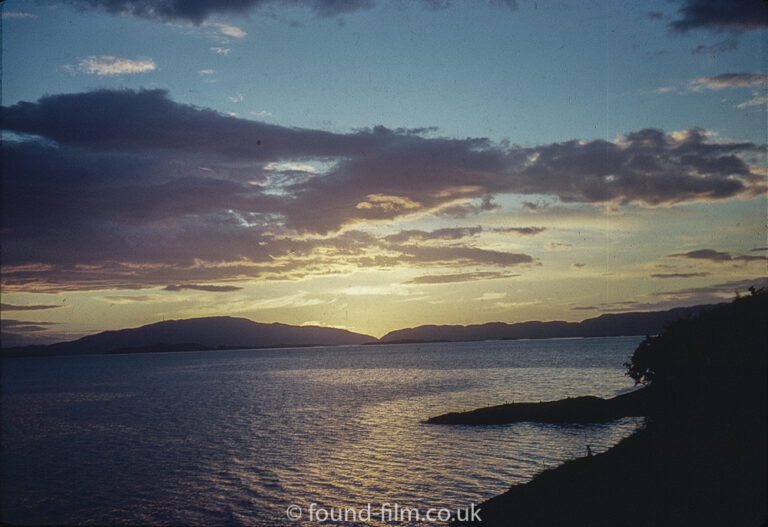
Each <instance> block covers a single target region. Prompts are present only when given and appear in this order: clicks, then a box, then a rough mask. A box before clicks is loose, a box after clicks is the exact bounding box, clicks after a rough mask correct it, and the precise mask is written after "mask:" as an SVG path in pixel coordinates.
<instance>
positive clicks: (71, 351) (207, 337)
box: [3, 317, 376, 356]
mask: <svg viewBox="0 0 768 527" xmlns="http://www.w3.org/2000/svg"><path fill="white" fill-rule="evenodd" d="M375 340H376V338H375V337H371V336H369V335H360V334H358V333H352V332H350V331H346V330H342V329H335V328H323V327H315V326H288V325H285V324H260V323H257V322H253V321H251V320H248V319H246V318H233V317H207V318H192V319H187V320H169V321H165V322H158V323H156V324H149V325H147V326H141V327H138V328H131V329H122V330H119V331H104V332H102V333H98V334H96V335H89V336H87V337H83V338H81V339H78V340H75V341H72V342H60V343H58V344H52V345H50V346H27V347H22V348H9V349H8V350H4V351H3V355H4V356H43V355H75V354H84V353H115V352H121V353H141V352H152V351H190V350H201V349H224V348H273V347H279V346H284V347H291V346H339V345H354V344H364V343H366V342H371V341H375Z"/></svg>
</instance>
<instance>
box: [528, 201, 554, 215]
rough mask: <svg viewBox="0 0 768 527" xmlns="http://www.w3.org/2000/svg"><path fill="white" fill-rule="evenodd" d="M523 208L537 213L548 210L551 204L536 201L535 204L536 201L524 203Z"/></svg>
mask: <svg viewBox="0 0 768 527" xmlns="http://www.w3.org/2000/svg"><path fill="white" fill-rule="evenodd" d="M523 207H525V208H526V209H528V210H530V211H531V212H535V211H537V210H539V209H546V208H547V207H549V202H547V201H541V200H539V201H535V202H534V201H524V202H523Z"/></svg>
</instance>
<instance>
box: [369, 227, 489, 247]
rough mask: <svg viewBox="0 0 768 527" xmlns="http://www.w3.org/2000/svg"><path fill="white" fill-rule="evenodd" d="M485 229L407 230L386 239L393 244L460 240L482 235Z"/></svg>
mask: <svg viewBox="0 0 768 527" xmlns="http://www.w3.org/2000/svg"><path fill="white" fill-rule="evenodd" d="M482 231H483V228H482V227H480V226H477V227H460V228H447V229H437V230H434V231H430V232H427V231H419V230H406V231H400V232H399V233H397V234H390V235H389V236H386V237H385V238H384V239H385V240H386V241H387V242H391V243H403V242H411V243H413V242H426V241H429V240H460V239H462V238H469V237H472V236H475V235H477V234H480V233H481V232H482Z"/></svg>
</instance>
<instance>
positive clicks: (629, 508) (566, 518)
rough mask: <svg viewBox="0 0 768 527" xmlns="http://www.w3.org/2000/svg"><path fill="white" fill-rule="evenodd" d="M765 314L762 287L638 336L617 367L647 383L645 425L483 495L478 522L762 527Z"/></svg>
mask: <svg viewBox="0 0 768 527" xmlns="http://www.w3.org/2000/svg"><path fill="white" fill-rule="evenodd" d="M766 321H768V292H766V291H765V290H762V291H756V292H753V294H752V295H750V296H749V297H744V298H739V299H736V300H735V301H734V302H733V303H732V304H729V305H725V306H720V307H717V308H716V309H713V310H711V311H709V312H707V313H702V314H701V315H700V316H699V317H697V318H695V319H692V320H683V321H679V322H677V323H674V324H671V325H670V326H669V327H667V328H666V329H665V331H664V332H663V333H662V334H661V335H659V336H658V337H653V338H648V339H646V340H645V341H644V342H643V343H642V344H641V345H640V347H638V349H637V350H636V351H635V354H634V355H633V357H632V361H631V363H630V364H628V365H627V366H628V373H629V375H631V376H632V377H633V378H634V379H635V380H637V381H639V382H642V383H645V384H648V385H650V386H649V387H647V388H644V389H643V390H641V392H639V393H646V394H649V393H650V394H652V400H653V404H650V405H648V406H647V407H646V409H647V421H646V428H645V430H642V431H640V432H638V433H636V434H634V435H633V436H631V437H629V438H627V439H625V440H623V441H622V442H621V443H619V444H618V445H617V446H615V447H614V448H612V449H611V450H609V451H608V452H606V453H604V454H600V455H597V456H594V457H585V458H581V459H576V460H573V461H570V462H568V463H565V464H564V465H563V466H561V467H558V468H556V469H553V470H548V471H545V472H543V473H542V474H540V475H539V476H537V477H536V478H534V479H533V480H532V481H531V482H529V483H527V484H524V485H516V486H513V487H512V488H510V490H509V491H507V492H506V493H504V494H502V495H500V496H497V497H495V498H492V499H490V500H488V501H486V502H485V503H483V504H481V506H480V507H481V509H482V510H481V513H480V516H481V518H482V520H483V521H482V524H481V525H486V526H488V525H503V526H507V525H515V526H520V527H525V526H555V527H556V526H569V527H573V526H592V527H601V526H606V527H607V526H612V527H613V526H628V527H634V526H643V527H645V526H648V527H650V526H654V527H657V526H659V527H665V526H669V527H673V526H674V527H685V526H697V527H701V526H712V527H715V526H726V525H727V526H731V525H732V526H745V527H748V526H754V527H758V526H760V525H764V522H766V520H768V511H767V507H766V503H767V501H766V496H768V484H767V483H766V480H767V475H768V460H767V459H766V451H767V449H766V445H768V436H767V434H766V427H767V426H768V419H766V406H767V404H766V402H767V397H768V391H767V390H766V384H767V382H766V378H767V377H766V376H767V374H768V371H767V366H766V354H768V339H767V338H766V332H767V331H768V328H767V326H766ZM636 393H638V392H636ZM541 410H542V412H541V415H536V413H535V412H534V411H531V413H530V414H529V415H528V416H527V418H526V420H537V419H538V418H540V417H542V418H543V419H542V420H546V419H545V417H546V413H547V411H548V410H546V408H545V407H544V406H542V407H541Z"/></svg>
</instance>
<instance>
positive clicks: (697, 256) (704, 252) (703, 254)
mask: <svg viewBox="0 0 768 527" xmlns="http://www.w3.org/2000/svg"><path fill="white" fill-rule="evenodd" d="M668 256H669V257H670V258H690V259H692V260H709V261H710V262H717V263H721V262H730V261H731V260H732V258H731V255H730V253H726V252H722V251H715V250H714V249H698V250H696V251H689V252H687V253H676V254H670V255H668Z"/></svg>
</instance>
